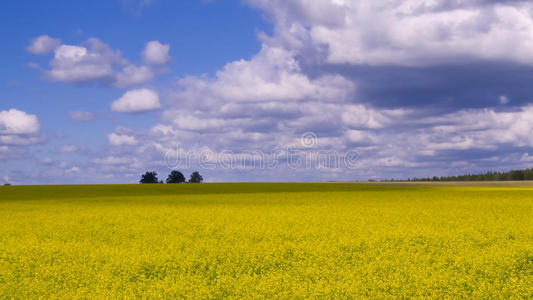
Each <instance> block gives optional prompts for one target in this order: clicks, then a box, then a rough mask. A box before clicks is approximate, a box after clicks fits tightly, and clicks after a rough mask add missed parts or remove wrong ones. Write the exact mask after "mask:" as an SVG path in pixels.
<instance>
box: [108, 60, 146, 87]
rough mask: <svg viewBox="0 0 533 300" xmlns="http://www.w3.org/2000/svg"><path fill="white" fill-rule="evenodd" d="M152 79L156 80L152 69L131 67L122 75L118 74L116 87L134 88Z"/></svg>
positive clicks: (122, 72) (127, 67)
mask: <svg viewBox="0 0 533 300" xmlns="http://www.w3.org/2000/svg"><path fill="white" fill-rule="evenodd" d="M152 78H154V73H153V72H152V70H150V68H148V67H145V66H140V67H137V66H135V65H129V66H126V67H124V69H122V71H121V72H120V73H117V74H116V79H115V80H116V81H115V86H117V87H128V86H133V85H136V84H140V83H143V82H147V81H150V80H151V79H152Z"/></svg>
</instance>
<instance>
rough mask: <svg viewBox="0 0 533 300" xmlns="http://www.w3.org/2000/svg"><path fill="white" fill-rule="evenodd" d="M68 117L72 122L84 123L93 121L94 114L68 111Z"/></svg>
mask: <svg viewBox="0 0 533 300" xmlns="http://www.w3.org/2000/svg"><path fill="white" fill-rule="evenodd" d="M68 116H69V117H70V119H72V120H74V121H80V122H86V121H91V120H93V119H94V114H93V113H92V112H89V111H69V113H68Z"/></svg>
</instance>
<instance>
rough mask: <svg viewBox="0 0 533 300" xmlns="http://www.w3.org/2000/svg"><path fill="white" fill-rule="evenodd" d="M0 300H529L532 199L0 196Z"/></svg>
mask: <svg viewBox="0 0 533 300" xmlns="http://www.w3.org/2000/svg"><path fill="white" fill-rule="evenodd" d="M0 220H1V223H0V225H1V226H0V298H21V299H26V298H39V297H45V298H49V297H53V298H98V297H101V298H131V297H143V298H144V297H155V298H175V297H188V298H223V297H236V298H241V297H246V298H248V297H249V298H263V297H268V298H302V297H306V298H307V297H327V298H330V297H336V298H339V297H340V298H345V297H355V298H360V297H369V298H383V297H390V296H399V297H431V298H443V297H444V298H456V297H463V298H464V297H468V298H509V297H516V298H531V297H533V188H531V187H505V186H503V187H502V186H500V187H490V186H482V187H481V186H478V187H474V186H429V185H379V184H374V185H365V184H340V183H324V184H318V183H301V184H300V183H299V184H252V183H250V184H248V183H247V184H244V183H243V184H199V185H192V184H187V185H185V184H184V185H161V184H156V185H107V186H105V185H102V186H98V185H95V186H6V187H0Z"/></svg>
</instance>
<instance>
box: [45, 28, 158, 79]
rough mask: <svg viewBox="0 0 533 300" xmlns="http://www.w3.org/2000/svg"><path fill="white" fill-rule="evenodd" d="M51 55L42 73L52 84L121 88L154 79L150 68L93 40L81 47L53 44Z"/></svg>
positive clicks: (97, 40)
mask: <svg viewBox="0 0 533 300" xmlns="http://www.w3.org/2000/svg"><path fill="white" fill-rule="evenodd" d="M53 52H54V57H53V59H52V60H51V61H50V67H51V68H50V70H45V71H44V74H45V77H46V78H47V79H49V80H52V81H61V82H72V83H100V84H103V85H106V86H115V87H121V88H123V87H130V86H134V85H137V84H140V83H144V82H147V81H149V80H151V79H152V78H153V77H154V74H153V72H152V70H151V69H150V68H148V67H146V66H137V65H135V64H133V63H131V62H129V61H128V60H127V59H125V58H123V57H122V54H121V53H120V51H118V50H114V49H112V48H111V47H110V46H109V45H107V44H105V43H103V42H102V41H100V40H99V39H96V38H90V39H88V40H87V41H86V42H84V43H82V44H81V45H68V44H60V45H56V46H55V47H54V49H53Z"/></svg>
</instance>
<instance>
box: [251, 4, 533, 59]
mask: <svg viewBox="0 0 533 300" xmlns="http://www.w3.org/2000/svg"><path fill="white" fill-rule="evenodd" d="M247 2H248V3H250V4H251V5H254V6H256V7H259V8H260V9H262V10H264V11H266V12H268V13H269V14H270V15H271V17H272V19H273V20H275V21H274V22H275V24H274V25H275V29H276V35H275V36H274V37H271V41H269V42H270V43H278V44H284V45H286V46H287V47H290V48H292V49H298V50H299V51H308V52H311V53H316V54H317V55H318V56H319V57H320V56H321V57H323V58H324V61H325V62H326V63H331V64H366V65H383V64H387V65H407V66H420V65H434V64H443V63H458V62H465V61H471V60H473V59H474V60H475V59H481V60H486V59H489V60H505V61H513V62H519V63H527V64H531V63H533V54H532V53H533V51H532V50H533V34H532V33H533V19H532V17H531V14H530V11H531V9H532V8H533V4H531V2H529V1H479V0H469V1H417V0H412V1H411V0H409V1H404V0H393V1H387V2H383V1H331V0H317V1H312V2H308V1H305V0H289V1H281V0H276V1H266V0H248V1H247ZM368 24H372V26H368Z"/></svg>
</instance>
